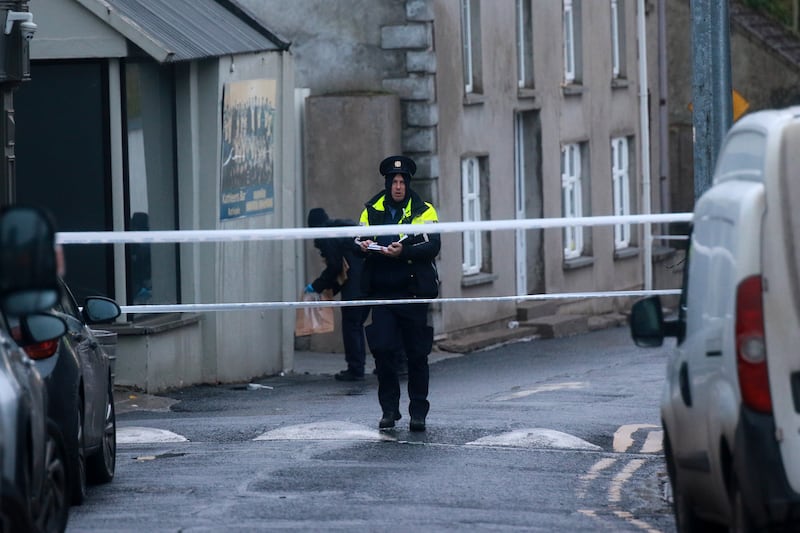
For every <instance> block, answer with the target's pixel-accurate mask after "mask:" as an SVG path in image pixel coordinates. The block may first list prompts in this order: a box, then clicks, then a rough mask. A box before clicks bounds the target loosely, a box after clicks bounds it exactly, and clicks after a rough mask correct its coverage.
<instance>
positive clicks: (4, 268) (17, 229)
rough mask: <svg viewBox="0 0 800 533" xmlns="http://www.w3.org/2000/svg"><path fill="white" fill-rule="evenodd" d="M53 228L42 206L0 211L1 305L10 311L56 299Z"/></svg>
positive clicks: (15, 312) (20, 311) (40, 306)
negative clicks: (40, 208) (40, 207)
mask: <svg viewBox="0 0 800 533" xmlns="http://www.w3.org/2000/svg"><path fill="white" fill-rule="evenodd" d="M58 295H59V289H58V268H57V259H56V251H55V229H54V227H53V224H52V223H51V222H50V219H49V218H48V217H47V216H46V215H45V213H44V212H43V211H41V210H38V209H35V208H32V207H21V206H11V207H8V208H6V209H4V210H3V211H2V213H0V305H1V306H2V308H3V310H4V311H5V312H6V313H8V314H10V315H24V314H29V313H34V312H37V311H43V310H45V309H48V308H50V307H52V306H53V305H54V304H55V303H56V301H58Z"/></svg>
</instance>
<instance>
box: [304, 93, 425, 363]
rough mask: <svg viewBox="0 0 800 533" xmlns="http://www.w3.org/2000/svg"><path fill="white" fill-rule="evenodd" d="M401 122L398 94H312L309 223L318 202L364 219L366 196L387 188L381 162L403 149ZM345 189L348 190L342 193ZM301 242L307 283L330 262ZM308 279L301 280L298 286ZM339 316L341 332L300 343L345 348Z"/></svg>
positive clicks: (339, 214) (336, 214)
mask: <svg viewBox="0 0 800 533" xmlns="http://www.w3.org/2000/svg"><path fill="white" fill-rule="evenodd" d="M400 123H401V115H400V102H399V100H398V98H397V96H395V95H391V94H370V93H363V94H346V95H329V96H316V97H315V96H312V97H311V98H309V99H308V101H307V102H306V128H307V129H306V131H307V136H306V145H305V149H306V173H305V182H304V188H305V200H306V206H307V207H306V210H305V213H304V214H303V220H302V222H301V225H303V226H305V225H306V216H307V214H308V210H309V209H311V208H313V207H322V208H324V209H325V210H326V211H327V212H328V215H329V216H330V217H331V218H349V219H352V220H353V221H355V222H356V223H358V220H359V217H360V216H361V211H362V210H363V209H364V204H365V202H366V201H367V200H369V199H370V198H372V196H373V195H375V194H376V193H378V192H380V191H381V190H383V187H384V181H383V178H382V177H381V175H380V172H379V171H378V167H379V165H380V162H381V161H382V160H383V158H384V157H387V156H389V155H393V154H397V153H400V129H399V128H398V127H397V125H398V124H400ZM412 187H413V184H412ZM344 191H346V194H342V192H344ZM301 245H304V247H305V252H306V272H307V276H306V281H305V283H310V282H311V281H313V280H314V279H315V278H316V277H317V276H319V274H320V272H322V269H323V268H324V263H323V261H322V258H321V257H320V255H319V252H318V251H317V249H316V248H314V246H313V241H311V240H306V241H305V242H304V243H301ZM301 281H302V280H301ZM305 283H303V284H300V285H298V287H297V289H298V291H299V290H300V288H301V287H302V286H305ZM298 296H299V293H298ZM296 297H297V296H296ZM334 316H335V317H336V331H335V332H333V333H329V334H325V335H311V336H309V337H308V338H307V339H305V340H304V341H305V342H302V341H300V342H302V344H298V346H302V347H303V348H304V349H310V350H313V351H335V352H341V351H343V347H342V339H341V330H340V327H341V325H340V323H341V313H340V312H339V311H338V310H336V311H335V313H334Z"/></svg>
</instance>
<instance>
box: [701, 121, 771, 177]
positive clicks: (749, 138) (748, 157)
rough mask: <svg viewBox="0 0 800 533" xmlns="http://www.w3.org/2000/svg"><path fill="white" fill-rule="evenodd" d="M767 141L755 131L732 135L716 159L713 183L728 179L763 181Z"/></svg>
mask: <svg viewBox="0 0 800 533" xmlns="http://www.w3.org/2000/svg"><path fill="white" fill-rule="evenodd" d="M766 145H767V139H766V137H764V135H762V134H761V133H759V132H756V131H742V132H739V133H734V134H732V135H731V136H730V137H729V138H728V140H727V141H726V142H725V145H724V146H723V147H722V151H721V152H720V155H719V157H718V158H717V169H716V172H714V183H718V182H721V181H726V180H729V179H747V180H752V181H764V155H765V154H764V152H765V151H766Z"/></svg>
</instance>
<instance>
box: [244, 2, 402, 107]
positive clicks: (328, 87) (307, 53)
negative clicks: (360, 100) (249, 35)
mask: <svg viewBox="0 0 800 533" xmlns="http://www.w3.org/2000/svg"><path fill="white" fill-rule="evenodd" d="M239 3H240V4H242V5H243V6H245V7H246V8H248V9H249V10H250V11H252V12H253V13H254V14H256V15H258V17H259V18H260V19H261V20H262V21H263V22H264V23H265V24H266V26H267V27H268V28H270V29H271V30H273V31H275V32H276V33H278V34H279V35H281V36H282V37H284V38H285V39H288V40H290V41H291V43H292V46H291V51H292V55H293V56H294V58H295V65H296V74H295V76H296V80H297V87H308V88H310V89H311V92H312V94H325V93H331V92H340V91H364V90H381V89H382V88H383V86H382V81H383V79H384V78H392V77H395V75H396V73H397V72H400V71H402V70H403V68H404V66H405V54H404V52H403V51H401V50H397V51H393V52H387V51H386V50H384V49H382V48H381V27H382V26H384V25H386V24H390V23H391V22H392V21H400V20H404V16H405V0H380V1H376V0H334V1H331V0H292V1H291V2H287V1H286V0H239Z"/></svg>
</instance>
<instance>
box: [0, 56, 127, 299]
mask: <svg viewBox="0 0 800 533" xmlns="http://www.w3.org/2000/svg"><path fill="white" fill-rule="evenodd" d="M107 79H108V73H107V67H106V63H105V62H104V61H71V62H66V61H60V62H57V63H56V62H33V63H32V64H31V80H30V81H27V82H25V83H23V84H22V85H20V87H19V89H18V90H17V92H16V93H15V94H14V106H15V116H16V125H17V126H16V128H17V129H16V147H15V153H16V158H17V183H16V189H17V191H16V197H17V203H20V204H31V205H40V206H43V207H45V208H47V209H48V210H49V211H50V212H51V214H52V215H53V216H54V218H55V224H56V230H57V231H110V230H111V229H112V218H111V214H112V207H111V187H110V178H109V176H110V175H111V172H110V154H109V135H108V128H109V126H108V113H107V106H108V97H107V94H108V91H107V87H108V82H107ZM64 253H65V258H66V267H67V268H66V270H67V272H66V279H67V281H68V283H69V285H70V287H72V288H73V290H74V291H75V295H76V297H77V298H78V299H79V300H81V301H82V300H83V298H84V297H85V296H88V295H98V294H99V295H104V296H112V297H113V296H114V294H113V276H112V272H113V271H112V268H113V263H112V260H113V255H112V245H94V244H91V245H72V246H65V249H64Z"/></svg>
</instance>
